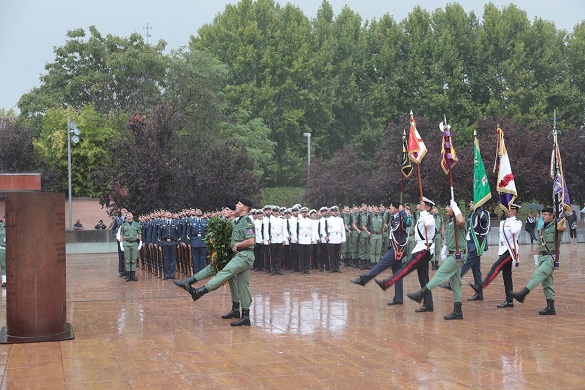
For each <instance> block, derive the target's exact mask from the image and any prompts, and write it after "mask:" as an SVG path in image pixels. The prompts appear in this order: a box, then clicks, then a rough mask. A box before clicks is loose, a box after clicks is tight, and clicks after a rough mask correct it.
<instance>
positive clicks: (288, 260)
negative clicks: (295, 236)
mask: <svg viewBox="0 0 585 390" xmlns="http://www.w3.org/2000/svg"><path fill="white" fill-rule="evenodd" d="M282 257H283V258H284V269H285V270H287V271H288V270H290V269H292V253H291V248H290V244H288V245H285V246H284V247H283V248H282Z"/></svg>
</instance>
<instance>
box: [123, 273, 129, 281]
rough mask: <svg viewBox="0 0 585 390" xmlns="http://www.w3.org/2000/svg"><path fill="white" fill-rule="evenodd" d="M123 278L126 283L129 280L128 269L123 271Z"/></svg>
mask: <svg viewBox="0 0 585 390" xmlns="http://www.w3.org/2000/svg"><path fill="white" fill-rule="evenodd" d="M124 280H125V281H126V283H128V282H129V281H130V271H126V272H124Z"/></svg>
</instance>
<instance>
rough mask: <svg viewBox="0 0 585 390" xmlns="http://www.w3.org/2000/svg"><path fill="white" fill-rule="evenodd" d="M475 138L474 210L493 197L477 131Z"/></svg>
mask: <svg viewBox="0 0 585 390" xmlns="http://www.w3.org/2000/svg"><path fill="white" fill-rule="evenodd" d="M473 138H474V141H473V210H476V209H477V208H478V207H480V206H481V205H483V204H484V203H485V202H487V201H488V200H489V199H490V198H491V197H492V192H491V189H490V183H489V181H488V177H487V172H486V171H485V166H484V165H483V160H482V159H481V152H480V150H479V141H478V140H477V137H476V134H475V132H474V133H473Z"/></svg>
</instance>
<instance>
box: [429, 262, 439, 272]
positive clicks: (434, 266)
mask: <svg viewBox="0 0 585 390" xmlns="http://www.w3.org/2000/svg"><path fill="white" fill-rule="evenodd" d="M437 269H439V263H437V262H436V261H433V265H432V266H431V270H433V271H434V270H437Z"/></svg>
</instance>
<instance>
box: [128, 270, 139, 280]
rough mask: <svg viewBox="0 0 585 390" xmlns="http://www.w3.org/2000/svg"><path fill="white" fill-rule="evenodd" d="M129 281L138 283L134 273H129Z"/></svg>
mask: <svg viewBox="0 0 585 390" xmlns="http://www.w3.org/2000/svg"><path fill="white" fill-rule="evenodd" d="M130 280H132V281H133V282H138V278H137V277H136V271H132V272H131V274H130Z"/></svg>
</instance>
